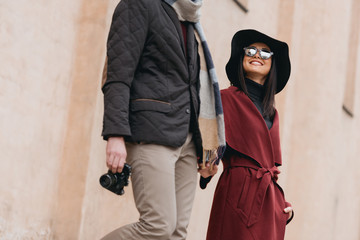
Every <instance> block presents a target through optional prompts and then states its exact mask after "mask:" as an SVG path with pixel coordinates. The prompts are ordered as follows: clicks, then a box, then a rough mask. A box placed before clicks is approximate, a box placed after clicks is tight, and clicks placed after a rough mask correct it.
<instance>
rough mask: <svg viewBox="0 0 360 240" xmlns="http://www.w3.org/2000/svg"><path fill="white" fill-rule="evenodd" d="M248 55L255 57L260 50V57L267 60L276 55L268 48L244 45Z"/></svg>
mask: <svg viewBox="0 0 360 240" xmlns="http://www.w3.org/2000/svg"><path fill="white" fill-rule="evenodd" d="M244 51H245V54H246V56H249V57H253V56H255V54H256V53H257V52H258V51H259V56H260V58H262V59H264V60H266V59H269V58H271V56H272V55H274V53H273V52H270V50H268V49H257V48H256V47H244Z"/></svg>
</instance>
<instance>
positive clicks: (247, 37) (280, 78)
mask: <svg viewBox="0 0 360 240" xmlns="http://www.w3.org/2000/svg"><path fill="white" fill-rule="evenodd" d="M256 42H262V43H265V44H266V45H268V46H269V47H270V49H271V51H272V52H273V53H274V55H273V56H272V58H273V59H275V62H276V73H277V86H276V93H279V92H280V91H281V90H282V89H283V88H284V87H285V85H286V83H287V81H288V80H289V77H290V71H291V64H290V58H289V47H288V45H287V44H286V43H285V42H282V41H279V40H276V39H274V38H272V37H269V36H267V35H265V34H263V33H261V32H259V31H256V30H253V29H245V30H240V31H238V32H237V33H235V35H234V37H233V39H232V41H231V56H230V59H229V61H228V63H227V64H226V74H227V76H228V78H229V80H230V81H232V82H236V81H238V79H239V78H238V69H239V65H240V61H241V60H242V59H240V56H241V55H240V54H241V52H243V51H244V47H248V46H249V45H250V44H252V43H256Z"/></svg>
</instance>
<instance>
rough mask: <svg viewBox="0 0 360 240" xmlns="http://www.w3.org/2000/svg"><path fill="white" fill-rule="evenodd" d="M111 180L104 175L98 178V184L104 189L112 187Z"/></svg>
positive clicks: (107, 175) (108, 176)
mask: <svg viewBox="0 0 360 240" xmlns="http://www.w3.org/2000/svg"><path fill="white" fill-rule="evenodd" d="M112 182H113V181H112V178H111V176H110V175H109V174H104V175H102V176H101V177H100V184H101V186H103V187H104V188H108V187H110V186H111V185H112Z"/></svg>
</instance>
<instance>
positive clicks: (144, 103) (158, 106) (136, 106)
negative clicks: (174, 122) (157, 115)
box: [130, 98, 172, 113]
mask: <svg viewBox="0 0 360 240" xmlns="http://www.w3.org/2000/svg"><path fill="white" fill-rule="evenodd" d="M171 109H172V105H171V103H169V102H165V101H160V100H155V99H145V98H142V99H134V100H131V103H130V110H131V111H132V112H138V111H156V112H162V113H169V112H170V111H171Z"/></svg>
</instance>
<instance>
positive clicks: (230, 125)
mask: <svg viewBox="0 0 360 240" xmlns="http://www.w3.org/2000/svg"><path fill="white" fill-rule="evenodd" d="M221 97H222V101H223V107H224V117H225V131H226V133H225V135H226V142H227V144H228V145H229V146H230V147H231V148H233V149H235V150H237V151H239V152H241V153H243V154H245V155H247V156H249V157H251V158H252V159H254V160H255V161H257V162H258V163H260V164H261V166H263V167H267V168H269V167H272V166H274V164H275V163H278V164H281V155H280V139H279V123H278V117H277V114H276V115H275V118H274V123H273V127H272V128H271V129H270V130H269V129H268V128H267V126H266V123H265V121H264V119H263V118H262V116H261V115H260V113H259V111H258V110H257V108H256V106H255V105H254V104H253V102H252V101H251V100H250V99H249V98H248V97H247V96H246V95H245V94H244V93H243V92H240V91H238V90H237V88H236V87H230V88H228V89H226V90H222V91H221ZM279 159H280V160H279Z"/></svg>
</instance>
